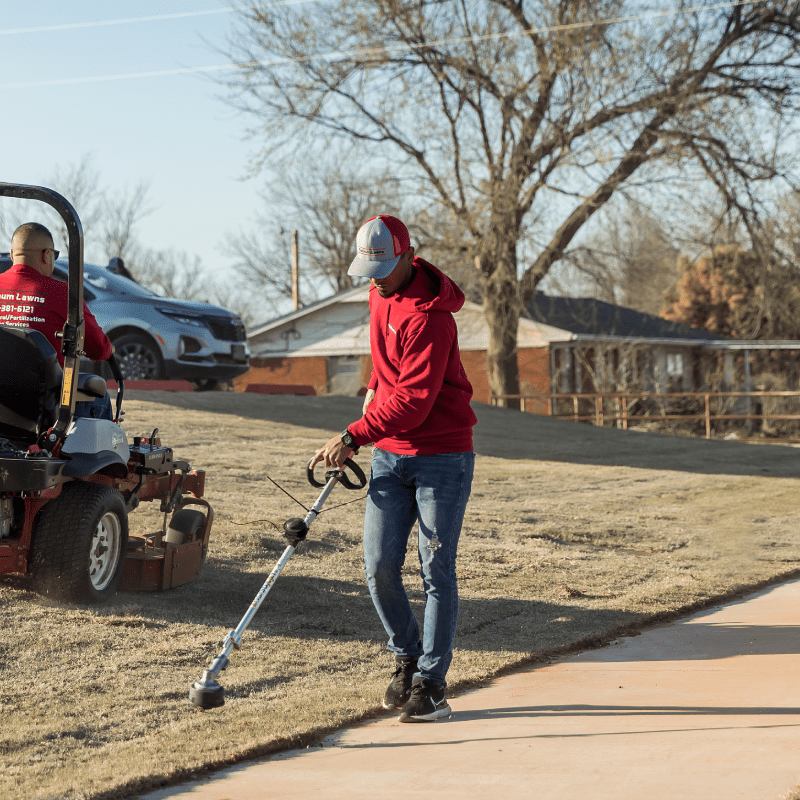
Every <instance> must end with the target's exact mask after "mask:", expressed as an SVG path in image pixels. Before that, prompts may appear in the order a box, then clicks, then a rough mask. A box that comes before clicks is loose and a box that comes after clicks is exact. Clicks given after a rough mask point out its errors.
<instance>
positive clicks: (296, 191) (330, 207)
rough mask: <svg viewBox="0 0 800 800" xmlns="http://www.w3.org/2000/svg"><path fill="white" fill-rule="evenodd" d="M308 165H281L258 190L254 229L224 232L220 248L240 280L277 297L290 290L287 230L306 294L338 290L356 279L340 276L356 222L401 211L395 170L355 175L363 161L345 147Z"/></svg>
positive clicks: (348, 256) (346, 264)
mask: <svg viewBox="0 0 800 800" xmlns="http://www.w3.org/2000/svg"><path fill="white" fill-rule="evenodd" d="M312 163H313V166H309V165H304V166H301V167H297V168H294V169H288V168H287V169H284V170H283V171H282V172H281V174H279V176H278V177H277V179H276V180H270V181H269V183H268V185H267V188H266V189H265V191H264V192H263V193H262V199H263V202H264V209H263V210H262V211H261V212H260V213H259V215H258V218H257V220H256V224H255V226H254V230H252V229H251V230H250V231H247V232H238V233H231V234H228V236H227V237H226V246H227V249H228V251H229V253H230V254H231V255H233V256H234V258H235V260H236V261H235V266H236V268H237V269H239V270H240V271H241V273H242V275H244V276H245V277H246V278H247V279H248V280H250V281H252V282H253V283H255V284H256V285H257V286H261V287H263V288H265V289H267V290H268V292H270V293H272V294H273V295H277V297H279V298H286V297H291V296H292V269H291V263H292V262H291V258H292V254H291V249H290V243H289V238H288V234H289V232H290V231H291V230H297V231H298V233H299V236H298V240H299V251H300V253H299V260H300V265H301V269H300V273H301V281H302V285H303V289H302V291H301V296H302V297H303V298H304V299H305V300H306V302H307V301H308V300H309V299H317V298H318V297H319V296H320V294H324V293H325V290H326V289H330V290H332V291H334V292H340V291H343V290H345V289H350V288H352V287H353V286H355V285H356V283H357V281H358V279H354V278H352V277H350V276H349V275H348V274H347V270H348V268H349V267H350V263H351V262H352V260H353V256H354V255H355V236H356V231H357V230H358V228H359V227H360V226H361V225H362V224H363V223H364V222H365V221H366V220H367V219H369V218H370V217H374V216H376V215H377V214H393V215H400V214H401V211H400V209H401V202H400V197H401V189H400V185H399V181H398V179H397V178H396V177H395V176H392V175H390V174H384V173H381V172H380V170H377V169H375V170H372V171H371V174H370V177H369V178H366V177H363V175H362V173H363V172H364V166H363V161H362V162H359V160H358V158H357V156H356V155H354V154H353V153H352V152H349V151H348V152H345V153H341V152H339V154H338V156H337V158H336V159H335V160H333V161H332V160H331V158H330V155H328V157H327V158H317V159H314V160H313V162H312Z"/></svg>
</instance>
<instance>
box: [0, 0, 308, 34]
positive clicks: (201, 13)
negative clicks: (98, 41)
mask: <svg viewBox="0 0 800 800" xmlns="http://www.w3.org/2000/svg"><path fill="white" fill-rule="evenodd" d="M316 2H318V0H281V1H280V2H276V3H269V4H268V7H270V8H272V7H276V6H294V5H300V4H302V3H316ZM260 7H263V4H261V5H253V4H252V3H251V4H250V5H246V6H230V7H229V8H209V9H203V10H198V11H179V12H175V13H174V14H153V15H151V16H147V17H122V18H120V19H100V20H90V21H86V22H64V23H61V24H59V25H37V26H36V27H31V28H9V29H7V30H0V36H18V35H20V34H23V33H46V32H48V31H69V30H76V29H80V28H101V27H106V26H110V25H129V24H131V23H134V22H161V21H163V20H170V19H187V18H189V17H206V16H211V15H212V14H230V13H231V12H233V11H244V10H246V9H250V8H260Z"/></svg>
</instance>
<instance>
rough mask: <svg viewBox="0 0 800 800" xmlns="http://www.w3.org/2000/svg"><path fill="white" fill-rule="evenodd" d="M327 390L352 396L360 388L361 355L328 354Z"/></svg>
mask: <svg viewBox="0 0 800 800" xmlns="http://www.w3.org/2000/svg"><path fill="white" fill-rule="evenodd" d="M327 362H328V364H327V366H328V391H329V392H330V393H331V394H345V395H350V396H354V395H357V394H358V390H359V389H360V388H361V356H328V359H327Z"/></svg>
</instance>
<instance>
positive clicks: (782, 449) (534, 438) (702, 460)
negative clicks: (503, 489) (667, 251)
mask: <svg viewBox="0 0 800 800" xmlns="http://www.w3.org/2000/svg"><path fill="white" fill-rule="evenodd" d="M126 396H127V397H128V398H129V399H134V400H144V401H150V402H156V403H163V404H165V405H169V406H173V407H177V408H185V409H187V410H189V409H191V410H194V411H209V412H212V413H218V414H233V415H236V416H239V417H245V418H250V419H256V420H262V421H264V422H272V423H278V424H285V425H296V426H300V427H303V428H306V429H308V428H312V429H318V430H320V431H321V432H322V436H321V439H320V444H323V443H324V435H325V433H326V432H329V433H331V434H333V433H336V432H338V431H341V430H342V429H343V428H345V427H346V426H347V425H348V424H349V423H351V422H353V420H355V419H358V417H359V416H360V415H361V403H362V399H361V398H360V397H342V396H339V395H329V396H325V397H309V396H293V395H291V396H290V395H259V394H246V393H239V392H205V393H192V392H143V391H132V392H129V393H127V394H126ZM473 408H474V409H475V413H476V414H477V416H478V425H477V426H476V428H475V451H476V452H477V453H478V454H479V455H482V456H490V457H492V458H507V459H535V460H539V461H558V462H566V463H572V464H597V465H603V466H620V467H633V468H637V469H658V470H677V471H680V472H694V473H701V474H707V475H753V476H760V477H781V478H788V477H797V476H798V474H800V449H798V448H795V447H791V446H788V445H777V444H775V445H760V444H747V443H743V442H735V441H721V440H706V439H699V438H693V437H688V436H665V435H660V434H653V433H640V432H637V431H635V430H627V431H625V430H618V429H615V428H598V427H595V426H593V425H584V424H580V423H575V422H568V421H565V420H559V419H553V418H551V417H542V416H537V415H535V414H525V413H522V412H520V411H514V410H511V409H504V408H495V407H493V406H487V405H484V404H482V403H473Z"/></svg>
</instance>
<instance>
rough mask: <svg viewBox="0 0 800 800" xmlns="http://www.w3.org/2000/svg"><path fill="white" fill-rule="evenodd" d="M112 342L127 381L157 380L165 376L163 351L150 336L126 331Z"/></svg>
mask: <svg viewBox="0 0 800 800" xmlns="http://www.w3.org/2000/svg"><path fill="white" fill-rule="evenodd" d="M112 344H113V345H114V350H115V352H116V356H117V363H118V364H119V368H120V371H121V372H122V377H123V378H124V379H125V380H126V381H157V380H159V379H160V378H162V377H163V374H164V367H163V364H162V361H161V353H159V352H158V347H157V346H156V345H155V344H154V343H153V341H152V340H151V339H149V338H148V337H146V336H144V335H142V334H138V333H126V334H124V335H123V336H120V337H118V338H117V339H114V340H113V342H112Z"/></svg>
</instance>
